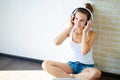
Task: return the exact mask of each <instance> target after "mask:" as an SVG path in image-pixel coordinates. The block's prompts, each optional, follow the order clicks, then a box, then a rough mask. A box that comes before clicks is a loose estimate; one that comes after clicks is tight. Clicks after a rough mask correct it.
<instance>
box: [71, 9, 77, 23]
mask: <svg viewBox="0 0 120 80" xmlns="http://www.w3.org/2000/svg"><path fill="white" fill-rule="evenodd" d="M77 9H78V8H76V9H75V10H74V11H73V12H72V18H73V19H72V21H74V19H75V14H76V12H77Z"/></svg>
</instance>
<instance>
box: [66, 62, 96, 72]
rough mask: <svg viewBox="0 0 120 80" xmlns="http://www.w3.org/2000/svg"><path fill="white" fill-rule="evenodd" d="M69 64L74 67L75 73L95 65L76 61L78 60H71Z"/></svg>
mask: <svg viewBox="0 0 120 80" xmlns="http://www.w3.org/2000/svg"><path fill="white" fill-rule="evenodd" d="M68 65H69V66H70V67H71V68H72V70H73V73H74V74H77V73H80V72H82V70H83V69H85V68H93V67H94V64H83V63H80V62H79V61H76V62H72V61H69V62H68Z"/></svg>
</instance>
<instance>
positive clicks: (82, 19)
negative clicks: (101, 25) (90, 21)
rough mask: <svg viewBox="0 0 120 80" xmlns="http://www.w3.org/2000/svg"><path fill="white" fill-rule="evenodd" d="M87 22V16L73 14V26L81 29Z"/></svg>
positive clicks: (79, 13)
mask: <svg viewBox="0 0 120 80" xmlns="http://www.w3.org/2000/svg"><path fill="white" fill-rule="evenodd" d="M86 22H87V16H86V15H85V14H83V13H81V12H77V13H76V14H75V19H74V25H75V26H76V27H77V28H79V29H83V28H84V26H85V24H86Z"/></svg>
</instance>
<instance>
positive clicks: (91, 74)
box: [73, 68, 101, 80]
mask: <svg viewBox="0 0 120 80" xmlns="http://www.w3.org/2000/svg"><path fill="white" fill-rule="evenodd" d="M100 76H101V71H100V70H98V69H96V68H86V69H84V70H83V71H82V72H81V73H79V74H73V77H74V78H80V79H81V80H98V79H99V78H100Z"/></svg>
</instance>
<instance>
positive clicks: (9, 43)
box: [0, 0, 86, 60]
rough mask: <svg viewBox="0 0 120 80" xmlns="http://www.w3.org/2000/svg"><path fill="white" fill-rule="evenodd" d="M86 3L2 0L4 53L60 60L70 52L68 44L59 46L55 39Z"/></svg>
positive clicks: (0, 38)
mask: <svg viewBox="0 0 120 80" xmlns="http://www.w3.org/2000/svg"><path fill="white" fill-rule="evenodd" d="M84 2H86V0H0V52H2V53H6V54H11V55H17V56H23V57H30V58H35V59H41V60H45V59H56V60H59V59H60V58H61V57H62V56H63V55H65V54H66V51H65V50H66V49H65V48H66V46H62V47H61V46H60V47H56V46H55V45H54V39H55V37H56V36H57V35H58V34H59V33H60V32H61V31H63V30H64V29H65V28H66V27H67V25H68V18H69V16H70V14H71V12H72V11H73V10H74V9H75V8H76V7H78V6H83V3H84ZM64 45H65V44H64Z"/></svg>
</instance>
